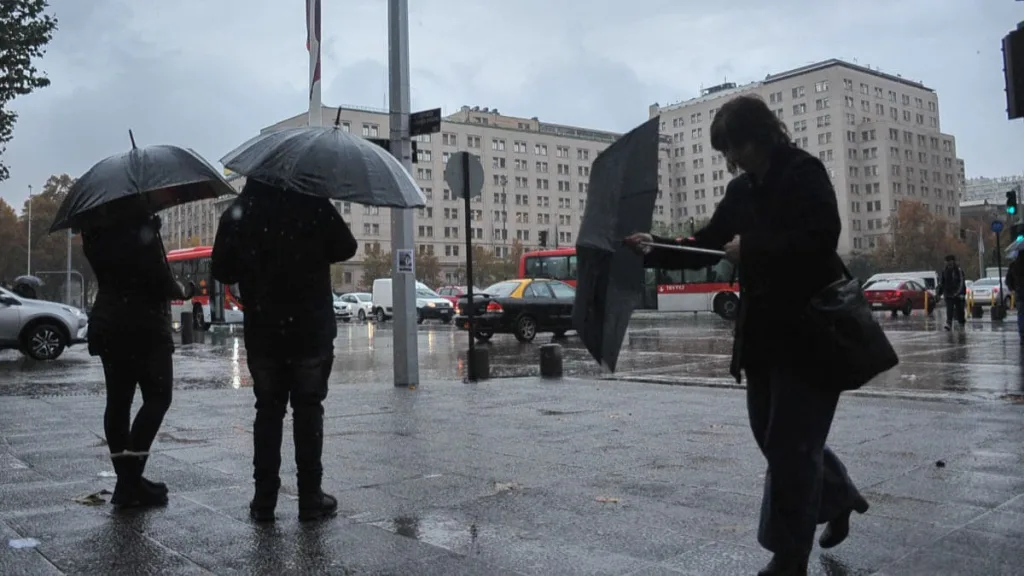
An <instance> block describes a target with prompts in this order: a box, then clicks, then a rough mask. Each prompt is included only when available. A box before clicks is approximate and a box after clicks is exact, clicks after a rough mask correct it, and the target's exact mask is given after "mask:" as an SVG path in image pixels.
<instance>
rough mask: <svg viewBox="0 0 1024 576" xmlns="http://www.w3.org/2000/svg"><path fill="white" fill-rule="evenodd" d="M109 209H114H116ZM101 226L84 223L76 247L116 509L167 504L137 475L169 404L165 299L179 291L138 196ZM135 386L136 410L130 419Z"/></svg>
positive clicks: (181, 294) (158, 487)
mask: <svg viewBox="0 0 1024 576" xmlns="http://www.w3.org/2000/svg"><path fill="white" fill-rule="evenodd" d="M115 211H116V212H115ZM107 212H108V214H106V216H105V217H104V218H102V220H103V221H104V222H105V223H104V224H102V225H94V226H87V227H83V229H82V244H83V248H84V251H85V257H86V258H87V259H88V260H89V265H90V266H92V269H93V272H94V273H95V275H96V280H97V281H98V283H99V293H98V295H97V297H96V301H95V303H94V304H93V308H92V312H91V314H90V316H89V337H88V338H89V353H90V354H91V355H93V356H99V357H100V359H101V360H102V361H103V373H104V376H105V378H106V387H107V406H106V411H105V413H104V415H103V429H104V431H105V433H106V437H107V445H108V447H109V449H110V457H111V460H112V461H113V465H114V471H115V472H116V473H117V484H116V487H115V488H114V494H113V496H112V497H111V499H110V502H111V504H114V505H115V506H119V507H138V506H162V505H166V504H167V486H166V485H164V484H162V483H156V482H151V481H149V480H147V479H146V478H144V477H143V475H142V473H143V470H144V468H145V466H146V460H147V459H148V453H149V448H150V446H151V445H152V443H153V439H154V438H156V434H157V431H158V430H159V429H160V424H161V423H162V422H163V418H164V414H165V413H166V412H167V409H168V408H169V407H170V405H171V380H172V378H173V368H172V364H171V354H172V353H173V352H174V344H173V343H172V340H171V317H170V301H171V300H172V299H184V298H186V297H187V296H190V295H187V294H185V291H184V290H183V288H182V287H181V285H180V284H178V283H177V282H176V281H175V280H174V277H173V276H172V275H171V271H170V267H169V266H168V265H167V256H166V254H165V252H164V247H163V242H162V240H161V239H160V219H159V217H157V216H156V215H154V214H152V212H151V211H150V210H149V209H148V207H147V206H146V204H145V203H144V201H143V200H142V199H132V200H129V201H123V202H122V203H121V205H120V206H118V207H117V208H116V209H110V210H108V211H107ZM136 386H138V387H139V389H140V390H141V392H142V407H141V408H139V412H138V414H137V415H136V416H135V421H134V422H132V420H131V408H132V401H133V399H134V397H135V388H136Z"/></svg>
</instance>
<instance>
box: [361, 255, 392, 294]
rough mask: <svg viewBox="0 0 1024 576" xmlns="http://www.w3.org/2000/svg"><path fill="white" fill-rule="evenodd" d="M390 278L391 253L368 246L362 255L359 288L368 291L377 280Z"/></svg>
mask: <svg viewBox="0 0 1024 576" xmlns="http://www.w3.org/2000/svg"><path fill="white" fill-rule="evenodd" d="M390 277H391V251H390V250H388V251H387V252H385V251H384V250H381V248H380V246H379V245H377V244H372V245H370V248H369V250H367V251H366V253H365V254H364V255H363V276H362V278H360V279H359V285H360V288H361V289H363V290H370V289H371V288H372V287H373V281H374V280H376V279H377V278H390Z"/></svg>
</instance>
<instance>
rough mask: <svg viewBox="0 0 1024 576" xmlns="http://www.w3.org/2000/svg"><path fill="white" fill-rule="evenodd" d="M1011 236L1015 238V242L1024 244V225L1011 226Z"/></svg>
mask: <svg viewBox="0 0 1024 576" xmlns="http://www.w3.org/2000/svg"><path fill="white" fill-rule="evenodd" d="M1010 234H1011V235H1012V236H1013V239H1014V241H1016V242H1024V223H1021V224H1014V225H1013V226H1011V227H1010Z"/></svg>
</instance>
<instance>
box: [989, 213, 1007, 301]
mask: <svg viewBox="0 0 1024 576" xmlns="http://www.w3.org/2000/svg"><path fill="white" fill-rule="evenodd" d="M991 227H992V232H993V233H994V234H995V235H996V268H997V269H998V270H999V282H1000V283H999V284H998V285H997V286H1000V287H1002V286H1003V284H1002V281H1003V255H1002V253H1001V252H1002V250H1001V249H1000V247H999V234H1000V233H1001V232H1002V231H1003V222H1002V221H1001V220H993V221H992V226H991ZM1003 298H1004V295H1003V291H1002V290H999V291H998V292H997V295H996V301H995V302H993V303H992V320H997V321H998V320H1002V319H1004V318H1006V308H1005V307H1004V306H1003Z"/></svg>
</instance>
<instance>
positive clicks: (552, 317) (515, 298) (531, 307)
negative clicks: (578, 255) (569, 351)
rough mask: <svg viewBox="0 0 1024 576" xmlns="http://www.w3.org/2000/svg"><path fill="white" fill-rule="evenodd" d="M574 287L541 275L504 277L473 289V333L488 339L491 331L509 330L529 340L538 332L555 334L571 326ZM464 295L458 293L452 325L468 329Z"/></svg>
mask: <svg viewBox="0 0 1024 576" xmlns="http://www.w3.org/2000/svg"><path fill="white" fill-rule="evenodd" d="M575 299H576V290H575V289H574V288H573V287H572V286H569V285H568V284H566V283H564V282H559V281H557V280H544V279H521V280H506V281H504V282H498V283H497V284H494V285H492V286H489V287H487V288H484V289H483V290H482V291H481V293H480V294H479V295H478V294H477V293H476V291H474V292H473V312H474V317H473V322H474V326H473V328H474V333H475V334H474V336H475V337H476V339H477V340H481V341H486V340H490V338H491V337H492V336H494V335H495V334H513V335H515V337H516V339H517V340H519V341H520V342H530V341H532V340H533V339H534V338H535V337H536V336H537V334H538V333H539V332H552V333H554V335H555V337H561V336H564V335H565V333H566V332H568V331H569V330H572V306H573V301H574V300H575ZM468 305H469V297H468V296H467V295H464V296H460V297H459V304H458V306H457V308H456V311H455V312H456V315H455V326H456V327H457V328H458V329H459V330H468V329H469V319H468V318H467V316H466V314H465V311H466V307H467V306H468Z"/></svg>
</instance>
